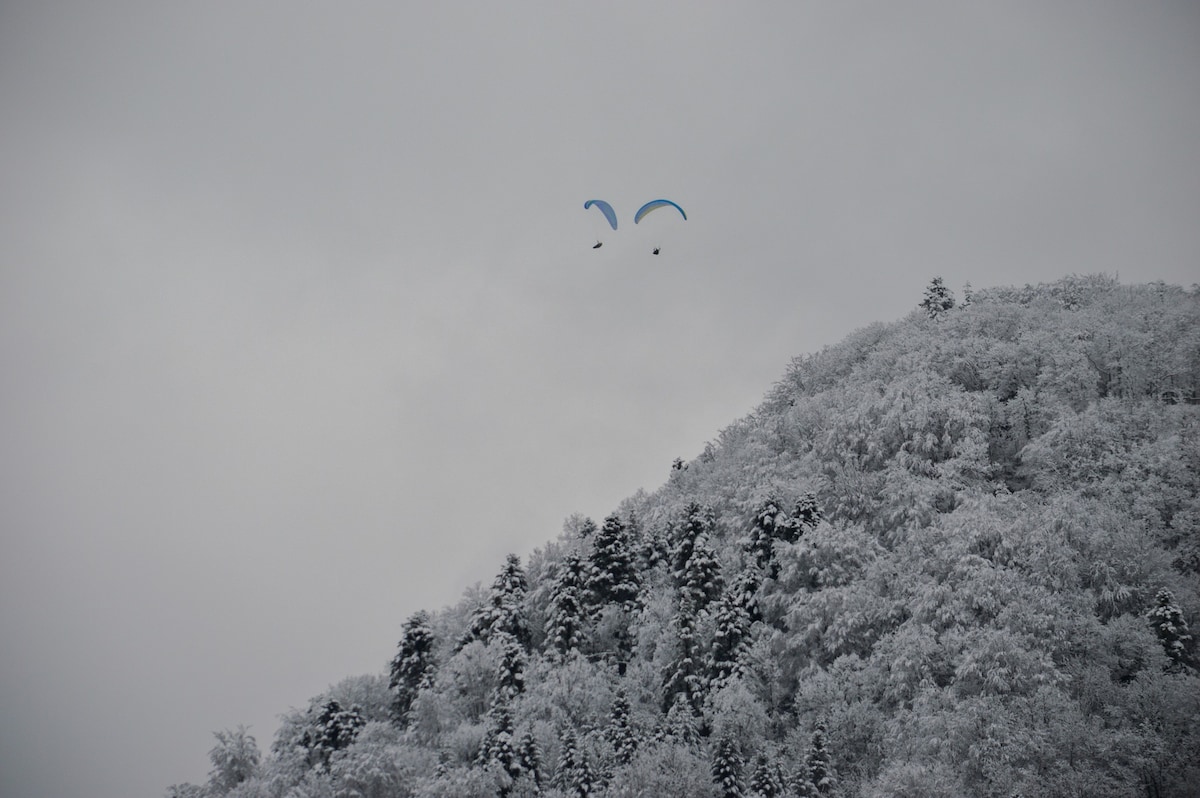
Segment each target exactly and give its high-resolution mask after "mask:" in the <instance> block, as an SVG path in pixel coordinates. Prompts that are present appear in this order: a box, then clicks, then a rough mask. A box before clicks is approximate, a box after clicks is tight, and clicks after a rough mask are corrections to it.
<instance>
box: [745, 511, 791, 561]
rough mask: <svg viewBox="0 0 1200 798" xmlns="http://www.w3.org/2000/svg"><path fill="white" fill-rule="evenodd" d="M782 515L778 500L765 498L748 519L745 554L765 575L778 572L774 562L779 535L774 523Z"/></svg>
mask: <svg viewBox="0 0 1200 798" xmlns="http://www.w3.org/2000/svg"><path fill="white" fill-rule="evenodd" d="M782 515H783V511H782V509H781V508H780V506H779V502H777V501H775V499H767V500H765V501H764V502H763V503H762V504H760V505H759V506H758V509H756V510H755V511H754V516H753V518H751V520H750V534H749V537H748V539H747V541H746V554H748V555H749V557H750V560H751V561H752V562H753V563H754V564H755V565H756V566H757V567H758V568H759V569H760V570H762V571H763V572H764V573H765V574H767V576H770V577H774V576H776V575H777V574H778V572H779V566H778V564H776V562H775V540H776V539H777V538H778V537H779V533H778V532H777V531H776V528H775V527H776V523H777V521H778V520H779V519H780V518H781V516H782Z"/></svg>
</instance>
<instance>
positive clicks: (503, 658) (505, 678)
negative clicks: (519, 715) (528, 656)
mask: <svg viewBox="0 0 1200 798" xmlns="http://www.w3.org/2000/svg"><path fill="white" fill-rule="evenodd" d="M496 639H497V640H498V641H499V643H500V662H499V663H498V664H497V665H496V693H497V695H498V696H499V697H500V700H502V701H504V702H505V703H507V702H509V701H511V700H512V699H514V698H516V697H517V696H518V695H520V694H521V693H523V692H525V650H524V649H523V648H521V644H520V643H518V642H517V640H516V638H514V637H513V636H512V635H509V634H502V635H498V636H497V637H496Z"/></svg>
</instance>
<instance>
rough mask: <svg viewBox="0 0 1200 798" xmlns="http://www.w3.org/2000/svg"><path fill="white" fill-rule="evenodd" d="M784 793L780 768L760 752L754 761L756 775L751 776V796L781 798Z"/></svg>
mask: <svg viewBox="0 0 1200 798" xmlns="http://www.w3.org/2000/svg"><path fill="white" fill-rule="evenodd" d="M782 792H783V785H782V784H781V783H780V781H779V775H778V766H777V765H772V764H771V760H770V759H769V758H768V757H767V755H766V754H765V753H762V752H759V754H758V756H757V758H756V759H755V761H754V773H753V774H752V775H751V776H750V794H751V795H753V796H756V797H757V798H779V795H780V794H781V793H782Z"/></svg>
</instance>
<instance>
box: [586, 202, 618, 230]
mask: <svg viewBox="0 0 1200 798" xmlns="http://www.w3.org/2000/svg"><path fill="white" fill-rule="evenodd" d="M593 205H595V206H596V207H597V208H598V209H599V210H600V212H601V213H603V214H604V218H605V219H608V223H609V224H610V225H612V229H614V230H616V229H617V213H616V211H614V210H613V207H612V206H611V205H609V204H608V203H607V202H605V201H604V200H598V199H592V200H588V201H587V202H585V203H583V209H584V210H585V211H586V210H587V209H588V208H590V207H592V206H593Z"/></svg>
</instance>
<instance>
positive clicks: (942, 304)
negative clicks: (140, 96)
mask: <svg viewBox="0 0 1200 798" xmlns="http://www.w3.org/2000/svg"><path fill="white" fill-rule="evenodd" d="M921 307H922V308H923V309H924V310H925V315H927V316H929V318H931V319H936V318H937V317H938V316H940V315H942V314H943V313H945V312H946V311H947V310H950V309H951V308H952V307H954V293H953V292H952V291H951V290H950V289H949V288H947V287H946V285H945V283H944V282H942V278H941V277H934V278H933V280H932V281H931V282H930V283H929V285H928V286H926V288H925V298H924V299H922V300H921Z"/></svg>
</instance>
